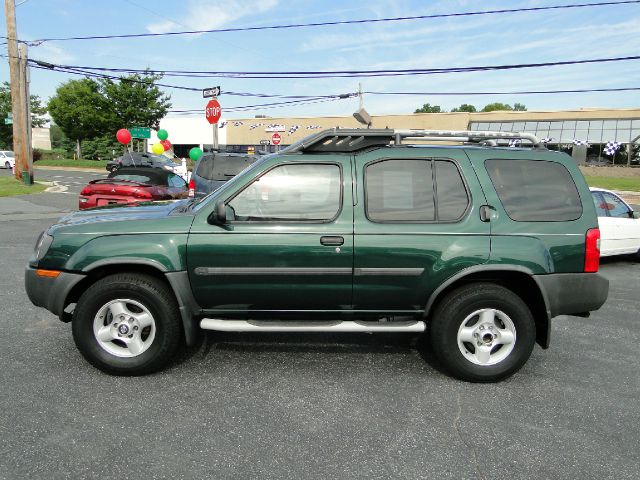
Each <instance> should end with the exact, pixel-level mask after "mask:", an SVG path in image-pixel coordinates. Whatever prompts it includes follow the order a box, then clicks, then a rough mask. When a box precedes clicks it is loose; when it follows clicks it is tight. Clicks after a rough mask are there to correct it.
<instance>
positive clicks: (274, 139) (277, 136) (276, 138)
mask: <svg viewBox="0 0 640 480" xmlns="http://www.w3.org/2000/svg"><path fill="white" fill-rule="evenodd" d="M281 140H282V138H281V137H280V134H279V133H274V134H273V135H271V143H273V144H274V145H280V141H281Z"/></svg>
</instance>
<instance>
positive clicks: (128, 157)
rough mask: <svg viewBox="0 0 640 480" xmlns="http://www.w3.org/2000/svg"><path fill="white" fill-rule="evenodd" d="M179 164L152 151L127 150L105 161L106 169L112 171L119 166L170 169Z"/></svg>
mask: <svg viewBox="0 0 640 480" xmlns="http://www.w3.org/2000/svg"><path fill="white" fill-rule="evenodd" d="M177 166H179V165H178V164H177V163H175V162H174V161H173V160H171V159H170V158H168V157H165V156H164V155H156V154H154V153H146V152H145V153H140V152H127V153H125V154H124V155H122V156H121V157H118V158H116V159H115V160H113V161H111V162H107V166H106V169H107V171H108V172H113V171H115V170H117V169H118V168H121V167H155V168H164V169H165V170H171V171H173V169H174V168H175V167H177Z"/></svg>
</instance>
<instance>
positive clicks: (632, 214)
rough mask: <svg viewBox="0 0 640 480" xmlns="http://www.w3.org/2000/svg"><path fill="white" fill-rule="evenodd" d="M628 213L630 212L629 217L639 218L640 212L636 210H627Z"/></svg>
mask: <svg viewBox="0 0 640 480" xmlns="http://www.w3.org/2000/svg"><path fill="white" fill-rule="evenodd" d="M629 213H630V216H631V218H640V212H636V211H634V210H631V212H629Z"/></svg>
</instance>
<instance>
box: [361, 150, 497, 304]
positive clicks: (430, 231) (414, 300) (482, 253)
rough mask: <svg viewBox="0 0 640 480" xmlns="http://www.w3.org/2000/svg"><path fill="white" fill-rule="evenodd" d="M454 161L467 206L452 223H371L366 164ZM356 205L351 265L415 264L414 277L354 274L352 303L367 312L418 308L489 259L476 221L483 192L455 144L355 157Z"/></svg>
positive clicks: (483, 229)
mask: <svg viewBox="0 0 640 480" xmlns="http://www.w3.org/2000/svg"><path fill="white" fill-rule="evenodd" d="M387 158H389V159H428V160H430V159H446V160H452V161H453V162H454V163H455V164H456V165H457V166H458V168H459V169H460V171H461V173H462V175H463V178H465V179H466V183H467V188H468V190H469V196H470V199H469V204H470V206H469V208H468V209H467V212H466V213H465V214H464V216H463V217H462V219H461V220H460V221H458V222H450V223H415V224H406V223H403V224H397V223H374V222H371V221H369V219H367V217H366V213H365V202H364V197H365V195H364V192H365V187H364V175H365V168H366V167H367V165H368V164H370V163H372V162H375V161H378V160H382V159H387ZM355 167H356V168H355V171H356V182H355V184H356V188H357V192H358V199H359V201H358V204H357V205H356V206H355V211H354V218H355V221H354V234H355V243H356V254H355V259H354V267H355V268H356V269H359V268H381V267H382V268H385V267H386V268H419V269H423V272H422V273H421V274H420V275H417V276H403V275H398V276H393V275H384V276H383V275H379V276H376V275H371V276H369V275H366V276H357V275H356V276H355V277H354V295H353V296H354V307H355V308H356V309H365V310H387V309H398V310H414V311H416V310H422V309H424V307H425V305H426V303H427V300H428V298H429V296H430V295H431V294H432V293H433V292H434V291H435V289H436V288H437V287H438V286H439V285H440V284H441V283H442V282H443V281H444V280H446V279H447V278H449V277H452V276H453V275H455V274H456V273H458V272H460V271H461V270H463V269H465V268H468V267H472V266H474V265H479V264H483V263H485V262H487V261H488V259H489V251H490V230H489V224H488V223H484V222H482V221H481V220H480V216H479V215H478V207H479V206H480V205H483V204H485V203H486V202H485V199H484V194H483V192H482V189H481V188H480V185H479V183H478V180H477V178H476V176H475V173H474V171H473V168H472V166H471V164H470V162H469V159H468V157H467V156H466V155H465V153H464V151H463V150H461V149H453V148H412V147H404V148H382V149H377V150H373V151H371V152H368V153H364V154H362V155H358V156H357V157H356V162H355Z"/></svg>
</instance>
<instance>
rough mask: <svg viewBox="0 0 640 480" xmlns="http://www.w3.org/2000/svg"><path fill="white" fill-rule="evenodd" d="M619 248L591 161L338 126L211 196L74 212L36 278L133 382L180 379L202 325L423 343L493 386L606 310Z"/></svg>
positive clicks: (469, 136) (57, 231)
mask: <svg viewBox="0 0 640 480" xmlns="http://www.w3.org/2000/svg"><path fill="white" fill-rule="evenodd" d="M452 138H458V139H460V142H461V143H462V144H461V145H458V146H456V145H433V143H434V142H437V141H445V142H450V141H451V139H452ZM487 139H508V140H511V139H521V140H522V141H523V142H527V144H529V143H530V144H531V148H528V147H520V148H504V147H502V148H501V147H495V146H489V145H483V144H482V143H481V142H483V141H485V140H487ZM414 140H415V141H414ZM412 141H414V142H413V144H412ZM426 142H429V143H426ZM599 238H600V232H599V230H598V218H597V217H596V213H595V210H594V208H593V201H592V197H591V193H590V192H589V188H588V186H587V184H586V182H585V179H584V177H583V176H582V174H581V173H580V170H579V168H578V166H577V165H576V163H575V161H574V160H573V159H572V158H571V157H570V156H568V155H567V154H565V153H561V152H552V151H548V150H547V149H546V148H545V147H544V145H543V144H542V142H541V141H540V140H538V139H537V138H536V137H535V136H533V135H531V134H526V133H523V134H517V133H511V132H477V131H474V132H451V131H442V132H434V131H421V130H391V129H379V130H376V129H330V130H325V131H323V132H318V133H316V134H314V135H311V136H309V137H307V138H305V139H303V140H301V141H300V142H298V143H295V144H293V145H291V146H289V147H287V148H285V149H283V150H282V151H281V152H280V153H279V154H275V155H268V156H265V157H262V158H261V159H260V160H258V161H257V162H255V163H254V164H253V165H251V166H250V167H249V168H247V169H245V170H244V171H243V172H241V173H240V174H238V175H237V176H235V177H234V178H233V179H231V180H230V181H228V182H226V183H225V184H224V185H223V186H221V187H220V188H218V189H217V190H215V191H214V192H213V193H211V194H210V195H209V196H206V197H203V198H201V199H200V200H196V199H191V200H184V201H181V202H176V203H172V204H156V205H143V206H138V207H136V208H127V207H114V208H110V209H98V210H93V211H84V212H76V213H73V214H71V215H68V216H66V217H65V218H63V219H61V220H60V221H59V223H57V224H55V225H53V226H51V227H50V228H48V229H47V230H46V231H45V232H43V233H42V234H41V236H40V238H39V239H38V240H37V242H36V247H35V250H34V254H33V256H32V258H31V259H30V260H29V264H28V266H27V268H26V274H25V284H26V290H27V294H28V295H29V299H30V300H31V302H33V304H34V305H37V306H41V307H45V308H47V309H49V310H50V311H51V312H53V313H55V314H56V315H58V316H59V317H60V319H61V320H63V321H71V322H72V331H73V338H74V340H75V343H76V345H77V347H78V349H79V350H80V352H81V353H82V355H83V356H84V357H85V358H86V359H87V360H88V361H89V362H90V363H91V364H93V365H94V366H96V367H97V368H99V369H101V370H103V371H105V372H108V373H111V374H115V375H141V374H146V373H150V372H154V371H157V370H159V369H161V368H162V367H163V366H164V365H166V364H167V362H168V361H169V360H170V359H171V358H172V357H173V356H174V354H175V353H176V352H177V350H178V348H179V347H180V345H181V344H182V342H183V341H186V344H187V345H193V344H195V342H196V339H197V338H198V331H199V330H215V331H232V332H233V331H235V332H240V331H253V332H370V333H378V332H405V333H413V334H421V335H425V336H426V339H425V340H426V341H427V342H428V344H429V345H430V348H431V350H432V351H433V353H434V355H435V357H436V358H437V359H438V360H439V362H440V364H441V365H442V366H443V367H444V368H446V369H447V370H448V371H449V372H450V373H451V374H452V375H454V376H456V377H458V378H460V379H463V380H467V381H475V382H488V381H498V380H501V379H504V378H506V377H508V376H510V375H512V374H513V373H514V372H516V371H517V370H518V369H519V368H521V367H522V365H524V363H525V362H526V361H527V359H528V358H529V356H530V354H531V352H532V350H533V347H534V343H535V342H538V343H539V344H540V345H541V346H542V348H548V346H549V341H550V332H551V330H552V329H551V320H552V318H554V317H556V316H558V315H577V316H581V317H585V316H588V315H589V312H591V311H593V310H597V309H598V308H600V307H601V306H602V305H603V304H604V302H605V300H606V298H607V293H608V289H609V282H608V280H607V279H606V278H605V277H604V276H602V275H600V274H599V273H597V272H598V266H599V259H600V252H599V249H598V245H599ZM564 341H570V337H565V338H564Z"/></svg>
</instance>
